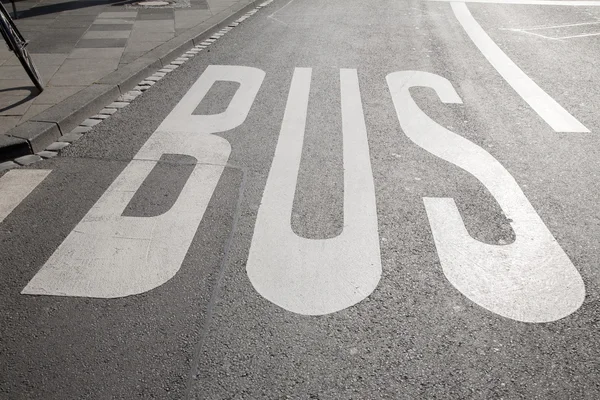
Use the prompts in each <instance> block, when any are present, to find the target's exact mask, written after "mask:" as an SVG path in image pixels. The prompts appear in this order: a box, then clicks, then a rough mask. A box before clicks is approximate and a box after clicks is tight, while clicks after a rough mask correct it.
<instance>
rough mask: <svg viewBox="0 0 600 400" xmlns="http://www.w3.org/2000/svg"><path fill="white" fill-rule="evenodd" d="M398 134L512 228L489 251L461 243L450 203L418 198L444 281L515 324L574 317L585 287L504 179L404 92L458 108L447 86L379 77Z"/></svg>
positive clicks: (486, 157)
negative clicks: (418, 91)
mask: <svg viewBox="0 0 600 400" xmlns="http://www.w3.org/2000/svg"><path fill="white" fill-rule="evenodd" d="M387 81H388V85H389V89H390V92H391V94H392V98H393V101H394V106H395V108H396V112H397V114H398V119H399V121H400V125H401V126H402V130H403V131H404V133H405V134H406V135H407V136H408V137H409V138H410V139H411V140H412V141H413V142H414V143H416V144H417V145H418V146H420V147H422V148H423V149H425V150H427V151H428V152H430V153H432V154H434V155H435V156H437V157H439V158H441V159H443V160H446V161H448V162H450V163H452V164H454V165H456V166H458V167H460V168H462V169H464V170H465V171H467V172H469V173H471V174H472V175H473V176H475V177H476V178H477V179H478V180H479V181H480V182H481V183H482V184H483V185H484V186H485V187H486V188H487V189H488V190H489V192H490V193H491V194H492V196H493V197H494V198H495V199H496V201H497V202H498V204H499V205H500V207H501V208H502V210H503V211H504V214H505V215H506V217H507V218H510V219H511V220H512V221H513V222H512V223H511V226H512V228H513V230H514V232H515V235H516V240H515V242H514V243H512V244H508V245H503V246H495V245H489V244H485V243H481V242H479V241H477V240H475V239H473V238H472V237H471V236H469V234H468V232H467V230H466V228H465V226H464V223H463V220H462V218H461V215H460V213H459V211H458V209H457V207H456V205H455V203H454V200H453V199H451V198H425V199H424V202H425V208H426V210H427V215H428V217H429V222H430V224H431V230H432V232H433V236H434V240H435V245H436V248H437V251H438V256H439V258H440V262H441V265H442V268H443V271H444V274H445V275H446V277H447V278H448V280H449V281H450V283H452V284H453V285H454V286H455V287H456V288H457V289H458V290H460V291H461V292H462V293H463V294H464V295H465V296H467V297H468V298H469V299H471V300H472V301H474V302H475V303H477V304H479V305H480V306H482V307H485V308H487V309H488V310H490V311H493V312H495V313H497V314H500V315H502V316H504V317H507V318H512V319H515V320H517V321H524V322H549V321H555V320H558V319H560V318H563V317H566V316H567V315H569V314H571V313H573V312H575V311H576V310H577V309H578V308H579V307H580V306H581V304H582V302H583V300H584V297H585V287H584V284H583V281H582V279H581V276H580V275H579V273H578V271H577V269H576V268H575V267H574V266H573V263H571V261H570V260H569V258H568V257H567V255H566V254H565V253H564V251H563V250H562V248H561V247H560V245H559V244H558V242H556V240H555V239H554V237H553V236H552V233H550V231H549V230H548V228H546V226H545V225H544V222H543V221H542V220H541V218H540V217H539V216H538V214H537V213H536V211H535V209H534V208H533V207H532V206H531V204H530V203H529V201H528V200H527V198H526V197H525V194H524V193H523V192H522V191H521V188H520V187H519V185H518V184H517V182H516V181H515V180H514V178H513V177H512V176H511V175H510V173H509V172H508V171H507V170H506V169H505V168H504V167H503V166H502V165H501V164H500V163H499V162H498V161H497V160H496V159H495V158H494V157H493V156H492V155H491V154H489V153H488V152H487V151H485V150H484V149H482V148H481V147H479V146H477V145H475V144H474V143H472V142H470V141H468V140H467V139H465V138H463V137H461V136H459V135H457V134H455V133H453V132H451V131H449V130H447V129H445V128H444V127H442V126H441V125H439V124H437V123H436V122H435V121H433V120H431V119H430V118H429V117H428V116H427V115H426V114H425V113H424V112H423V111H422V110H421V109H420V108H419V106H418V105H417V104H416V103H415V101H414V100H413V99H412V97H411V95H410V92H409V89H410V88H411V87H427V88H431V89H433V90H435V92H436V93H437V95H438V96H439V98H440V99H441V101H442V102H444V103H462V101H461V99H460V97H459V96H458V94H457V93H456V91H455V90H454V88H453V87H452V84H451V83H450V82H449V81H448V80H446V79H445V78H442V77H441V76H438V75H434V74H431V73H427V72H417V71H404V72H395V73H392V74H390V75H388V76H387Z"/></svg>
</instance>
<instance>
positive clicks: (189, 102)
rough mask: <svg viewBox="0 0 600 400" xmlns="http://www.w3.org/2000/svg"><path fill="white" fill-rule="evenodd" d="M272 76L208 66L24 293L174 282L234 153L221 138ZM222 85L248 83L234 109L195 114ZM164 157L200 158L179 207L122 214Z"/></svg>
mask: <svg viewBox="0 0 600 400" xmlns="http://www.w3.org/2000/svg"><path fill="white" fill-rule="evenodd" d="M264 76H265V73H264V72H263V71H261V70H259V69H256V68H250V67H237V66H222V65H220V66H214V65H211V66H209V67H207V68H206V70H205V71H204V73H203V74H202V75H201V76H200V78H198V80H197V81H196V82H195V83H194V85H193V86H192V87H191V88H190V89H189V90H188V92H187V93H186V94H185V96H184V97H183V98H182V99H181V101H180V102H179V103H178V104H177V106H175V108H174V109H173V110H172V111H171V112H170V113H169V115H168V116H167V118H166V119H165V120H164V121H163V122H162V123H161V125H160V126H159V127H158V129H157V130H156V131H155V132H154V133H153V134H152V136H150V138H149V139H148V140H147V141H146V143H145V144H144V146H143V147H142V148H141V149H140V151H139V152H138V153H137V155H136V156H135V158H134V160H133V161H131V162H130V163H129V164H128V165H127V167H126V168H125V169H124V170H123V172H122V173H121V174H120V175H119V176H118V177H117V179H115V181H114V182H113V183H112V185H111V186H110V187H109V188H108V189H107V190H106V192H105V193H104V194H103V195H102V197H101V198H100V199H99V200H98V201H97V202H96V204H95V205H94V206H93V207H92V208H91V210H90V211H89V212H88V213H87V214H86V215H85V216H84V217H83V219H82V220H81V222H80V223H79V224H77V226H76V227H75V229H73V230H72V231H71V233H70V234H69V235H68V236H67V238H66V239H65V240H64V241H63V243H61V245H60V246H59V247H58V249H56V251H55V252H54V254H52V256H51V257H50V259H49V260H48V261H47V262H46V264H44V266H43V267H42V269H41V270H40V271H39V272H38V273H37V274H36V275H35V276H34V277H33V279H32V280H31V281H30V282H29V283H28V284H27V286H26V287H25V289H23V291H22V293H23V294H39V295H54V296H81V297H99V298H114V297H124V296H129V295H134V294H139V293H143V292H147V291H149V290H151V289H154V288H156V287H158V286H160V285H162V284H164V283H165V282H167V281H168V280H169V279H171V278H172V277H173V276H174V275H175V274H176V273H177V271H179V269H180V268H181V264H182V263H183V260H184V258H185V255H186V254H187V251H188V249H189V246H190V244H191V243H192V240H193V238H194V235H195V234H196V230H197V229H198V225H199V224H200V221H201V220H202V217H203V216H204V212H205V210H206V207H207V206H208V203H209V201H210V199H211V197H212V195H213V192H214V190H215V188H216V186H217V183H218V182H219V179H220V177H221V174H222V172H223V170H224V168H225V165H226V163H227V160H228V158H229V154H230V153H231V146H230V144H229V142H228V141H227V140H226V139H224V138H222V137H219V136H216V135H213V134H214V133H219V132H224V131H227V130H230V129H233V128H235V127H237V126H239V125H241V124H242V123H243V122H244V120H245V119H246V117H247V115H248V112H249V110H250V107H251V106H252V103H253V102H254V99H255V97H256V94H257V93H258V90H259V88H260V86H261V84H262V81H263V79H264ZM217 81H233V82H238V83H239V84H240V86H239V88H238V90H237V92H236V93H235V95H234V96H233V98H232V99H231V102H230V103H229V105H228V107H227V109H226V110H225V111H224V112H222V113H220V114H214V115H192V114H193V112H194V110H195V109H196V107H197V106H198V104H199V103H200V102H201V101H202V99H203V98H204V96H206V94H207V93H208V91H209V90H210V88H211V87H212V86H213V84H214V83H215V82H217ZM163 154H183V155H189V156H192V157H194V158H195V159H196V160H197V164H196V165H195V167H194V170H193V171H192V173H191V174H190V177H189V178H188V180H187V182H186V183H185V186H184V187H183V189H182V190H181V193H180V194H179V197H178V198H177V200H176V201H175V204H173V206H172V207H171V209H169V210H168V211H166V212H165V213H163V214H162V215H158V216H153V217H125V216H122V213H123V211H124V210H125V208H126V207H127V205H128V204H129V202H130V201H131V199H132V198H133V196H134V195H135V193H136V191H137V190H138V188H139V187H140V186H141V185H142V183H143V182H144V180H145V179H146V177H147V176H148V174H149V173H150V172H151V171H152V169H153V168H154V166H155V165H156V162H157V161H158V160H160V158H161V156H162V155H163Z"/></svg>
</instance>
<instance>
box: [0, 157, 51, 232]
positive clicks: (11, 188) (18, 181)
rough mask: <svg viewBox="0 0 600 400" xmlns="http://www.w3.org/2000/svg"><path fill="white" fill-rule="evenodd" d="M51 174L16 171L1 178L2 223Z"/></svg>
mask: <svg viewBox="0 0 600 400" xmlns="http://www.w3.org/2000/svg"><path fill="white" fill-rule="evenodd" d="M50 172H52V171H50V170H45V169H15V170H12V171H8V172H7V173H6V174H4V175H3V176H2V177H1V178H0V223H1V222H2V221H4V218H6V217H8V216H9V214H10V213H11V212H13V210H14V209H15V208H17V206H18V205H19V204H21V202H22V201H23V200H24V199H25V198H26V197H27V196H29V194H30V193H31V192H32V191H33V189H35V188H36V187H37V186H38V185H39V184H40V183H42V181H43V180H44V179H46V177H47V176H48V174H50Z"/></svg>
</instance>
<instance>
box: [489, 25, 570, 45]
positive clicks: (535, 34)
mask: <svg viewBox="0 0 600 400" xmlns="http://www.w3.org/2000/svg"><path fill="white" fill-rule="evenodd" d="M500 30H502V31H511V32H517V33H524V34H526V35H531V36H535V37H539V38H542V39H548V40H557V41H560V42H562V40H560V39H557V38H554V37H550V36H545V35H542V34H539V33H535V32H529V31H526V30H523V29H505V28H500Z"/></svg>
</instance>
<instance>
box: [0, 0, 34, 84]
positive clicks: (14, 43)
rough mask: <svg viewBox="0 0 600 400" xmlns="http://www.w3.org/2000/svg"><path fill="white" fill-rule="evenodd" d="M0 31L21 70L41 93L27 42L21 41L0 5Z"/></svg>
mask: <svg viewBox="0 0 600 400" xmlns="http://www.w3.org/2000/svg"><path fill="white" fill-rule="evenodd" d="M0 30H1V31H2V36H3V37H4V40H6V43H7V44H8V47H10V49H11V50H12V51H13V52H14V53H15V55H16V56H17V58H18V59H19V61H20V62H21V65H23V68H25V71H26V72H27V75H29V78H30V79H31V81H32V82H33V84H34V85H35V87H36V88H38V90H39V91H40V92H41V91H42V90H44V83H43V82H42V78H41V77H40V74H39V72H38V71H37V68H35V65H34V64H33V60H32V59H31V56H30V55H29V52H28V51H27V49H26V47H25V46H27V41H26V40H25V39H23V36H22V35H21V32H19V30H18V29H17V26H16V25H15V24H14V22H13V21H12V19H11V18H10V15H8V12H7V11H6V8H4V6H3V5H2V4H1V3H0Z"/></svg>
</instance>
